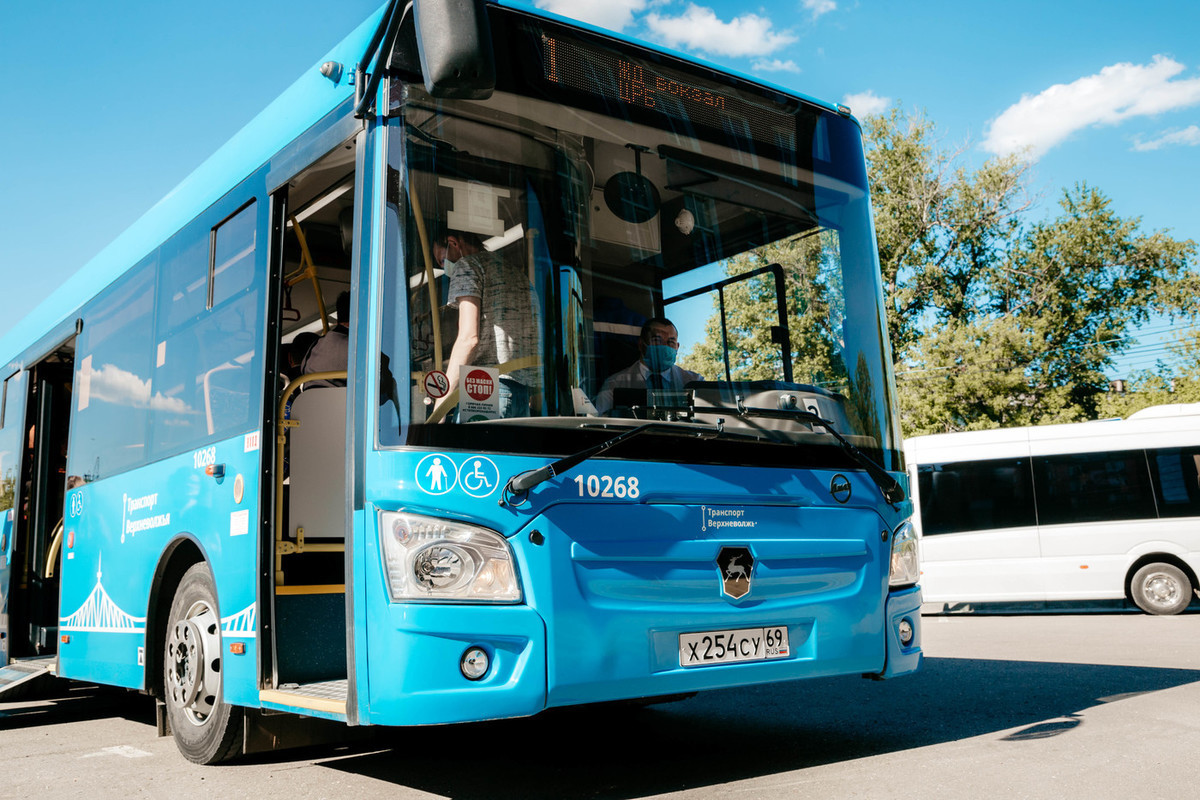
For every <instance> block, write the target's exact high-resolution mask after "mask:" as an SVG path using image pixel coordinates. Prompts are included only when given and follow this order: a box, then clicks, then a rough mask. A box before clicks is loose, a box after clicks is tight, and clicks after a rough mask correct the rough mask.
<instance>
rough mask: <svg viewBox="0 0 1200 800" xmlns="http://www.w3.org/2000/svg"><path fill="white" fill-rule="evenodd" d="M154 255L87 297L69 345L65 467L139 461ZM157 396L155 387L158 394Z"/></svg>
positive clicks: (149, 369)
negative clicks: (72, 361) (72, 352)
mask: <svg viewBox="0 0 1200 800" xmlns="http://www.w3.org/2000/svg"><path fill="white" fill-rule="evenodd" d="M156 257H157V256H156V255H152V256H151V257H150V258H148V259H146V260H145V261H143V262H142V263H141V264H140V265H138V266H137V267H135V268H134V269H133V270H132V271H131V272H130V273H129V274H128V275H126V276H125V277H124V278H122V279H121V280H120V281H118V282H117V283H116V284H115V285H113V286H112V287H111V288H110V289H109V290H107V291H105V292H104V293H103V294H102V295H100V297H98V298H97V299H96V300H95V301H93V302H92V303H90V304H89V306H88V308H87V309H86V311H85V312H84V316H85V319H86V324H85V325H84V329H83V333H82V334H81V335H80V339H79V344H78V349H77V351H76V375H75V390H74V395H75V398H74V403H75V416H74V420H73V422H72V423H71V447H70V450H69V456H68V458H69V461H70V463H69V465H68V468H67V472H68V474H70V475H82V476H84V477H85V479H86V480H88V481H93V480H97V479H99V478H103V477H106V476H108V475H113V474H114V473H117V472H120V471H121V470H124V469H128V468H130V467H134V466H137V465H139V464H143V463H145V462H146V461H147V460H148V458H149V453H148V448H147V446H146V444H147V439H148V432H149V421H150V419H149V417H150V408H151V407H152V406H153V405H154V403H155V392H158V391H159V389H158V387H157V385H156V384H155V383H154V381H153V377H154V375H153V370H154V358H153V355H154V348H153V346H152V342H153V338H154V275H155V271H156V270H155V267H156V263H155V262H156ZM158 396H159V397H161V396H162V395H161V392H159V394H158Z"/></svg>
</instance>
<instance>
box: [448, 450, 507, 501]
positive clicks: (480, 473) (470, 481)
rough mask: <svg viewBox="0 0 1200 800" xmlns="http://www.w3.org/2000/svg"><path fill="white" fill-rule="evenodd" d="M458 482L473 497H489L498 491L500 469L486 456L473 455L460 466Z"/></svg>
mask: <svg viewBox="0 0 1200 800" xmlns="http://www.w3.org/2000/svg"><path fill="white" fill-rule="evenodd" d="M458 482H459V484H461V485H462V488H463V491H464V492H466V493H467V494H469V495H471V496H472V497H487V496H488V495H490V494H491V493H492V492H494V491H496V486H497V484H499V482H500V470H499V469H498V468H497V467H496V465H495V463H493V462H492V460H491V459H490V458H487V457H486V456H471V457H470V458H468V459H467V460H466V461H464V462H463V465H462V466H461V467H459V470H458Z"/></svg>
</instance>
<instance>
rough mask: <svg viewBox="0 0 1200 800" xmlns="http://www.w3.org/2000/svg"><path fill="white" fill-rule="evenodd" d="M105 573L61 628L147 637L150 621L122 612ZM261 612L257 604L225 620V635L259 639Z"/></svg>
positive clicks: (98, 572) (222, 631)
mask: <svg viewBox="0 0 1200 800" xmlns="http://www.w3.org/2000/svg"><path fill="white" fill-rule="evenodd" d="M102 574H103V573H102V571H101V570H99V569H97V570H96V585H95V587H94V588H93V589H92V592H91V594H89V595H88V596H87V599H86V600H84V601H83V604H82V605H81V606H79V608H78V609H77V610H76V611H75V612H74V613H73V614H71V615H69V616H66V617H62V618H61V619H60V620H59V628H60V630H64V631H75V632H77V633H145V632H146V618H145V617H135V616H133V615H132V614H129V613H127V612H125V611H123V610H122V609H121V607H120V606H118V605H117V604H116V603H115V602H113V599H112V598H111V597H109V596H108V592H107V591H105V590H104V584H103V583H102V582H101V581H100V578H101V575H102ZM257 622H258V612H257V609H256V608H255V605H254V603H251V604H250V605H248V606H246V607H245V608H243V609H242V610H241V611H239V612H237V613H236V614H232V615H230V616H228V617H224V618H222V619H221V633H222V634H223V635H225V636H230V637H233V638H236V639H254V638H256V636H257V634H256V623H257Z"/></svg>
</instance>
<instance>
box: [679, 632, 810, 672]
mask: <svg viewBox="0 0 1200 800" xmlns="http://www.w3.org/2000/svg"><path fill="white" fill-rule="evenodd" d="M790 654H791V651H789V650H788V635H787V628H785V627H782V626H781V627H775V628H742V629H741V630H736V631H705V632H703V633H681V634H679V666H681V667H708V666H712V665H714V664H733V663H735V662H738V661H766V660H768V659H772V658H786V657H787V656H789V655H790Z"/></svg>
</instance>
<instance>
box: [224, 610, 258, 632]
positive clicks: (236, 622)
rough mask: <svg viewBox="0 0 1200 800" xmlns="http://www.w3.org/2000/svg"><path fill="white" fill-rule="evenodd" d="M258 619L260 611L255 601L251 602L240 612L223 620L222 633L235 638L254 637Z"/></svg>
mask: <svg viewBox="0 0 1200 800" xmlns="http://www.w3.org/2000/svg"><path fill="white" fill-rule="evenodd" d="M257 621H258V611H257V609H256V608H255V607H254V603H251V604H250V605H248V606H246V607H245V608H243V609H242V610H241V611H239V612H238V613H236V614H234V615H232V616H229V617H225V618H223V619H222V620H221V634H222V635H223V636H229V637H232V638H234V639H253V638H255V637H256V633H255V623H256V622H257Z"/></svg>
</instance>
